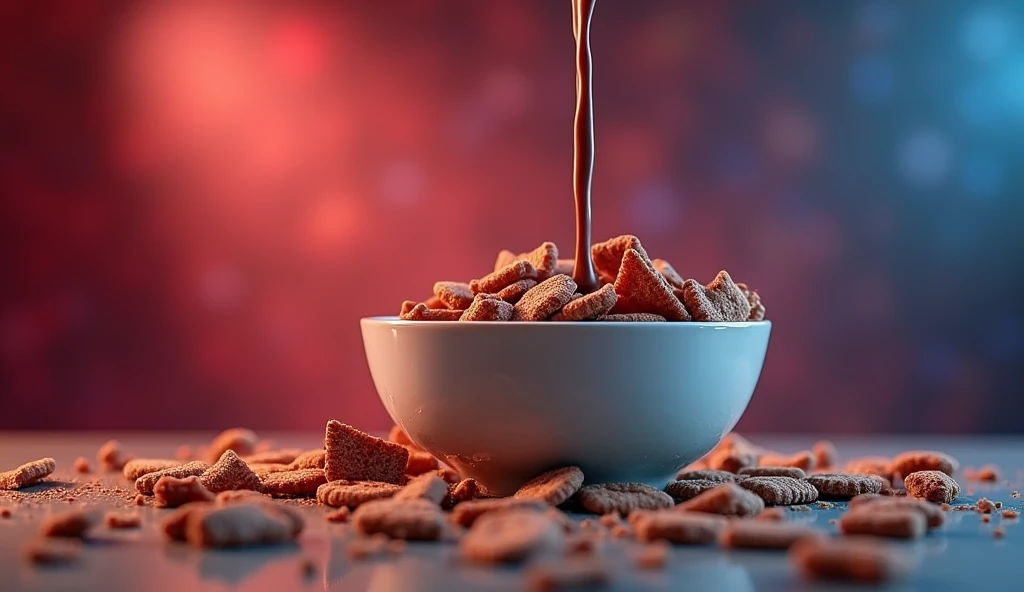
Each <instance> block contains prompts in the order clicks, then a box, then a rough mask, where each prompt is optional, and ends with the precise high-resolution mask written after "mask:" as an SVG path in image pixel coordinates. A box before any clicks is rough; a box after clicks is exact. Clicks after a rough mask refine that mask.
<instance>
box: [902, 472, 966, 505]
mask: <svg viewBox="0 0 1024 592" xmlns="http://www.w3.org/2000/svg"><path fill="white" fill-rule="evenodd" d="M903 484H904V485H905V486H906V488H907V495H908V496H910V497H916V498H918V499H923V500H927V501H929V502H932V503H934V504H943V503H945V504H949V503H952V502H953V500H955V499H956V498H957V497H959V496H960V485H959V484H957V482H956V481H954V480H953V478H952V477H950V476H949V475H947V474H945V473H943V472H942V471H917V472H914V473H911V474H909V475H907V476H906V477H905V478H904V479H903Z"/></svg>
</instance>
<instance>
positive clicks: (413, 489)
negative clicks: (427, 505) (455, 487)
mask: <svg viewBox="0 0 1024 592" xmlns="http://www.w3.org/2000/svg"><path fill="white" fill-rule="evenodd" d="M447 495H448V484H447V483H445V482H444V479H442V478H440V477H438V476H437V475H436V474H434V473H423V474H421V475H419V476H417V477H413V478H412V480H410V481H409V482H408V483H407V484H406V485H405V486H404V487H402V489H400V490H399V491H398V492H397V493H396V494H395V495H394V499H396V500H408V499H425V500H428V501H431V502H434V503H435V504H440V503H441V502H443V501H444V498H445V497H446V496H447Z"/></svg>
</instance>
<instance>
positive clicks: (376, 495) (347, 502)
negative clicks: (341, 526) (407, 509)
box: [316, 480, 402, 508]
mask: <svg viewBox="0 0 1024 592" xmlns="http://www.w3.org/2000/svg"><path fill="white" fill-rule="evenodd" d="M401 489H402V486H401V485H395V484H394V483H383V482H381V481H346V480H338V481H328V482H327V483H324V484H323V485H321V486H320V487H318V488H317V489H316V501H318V502H320V503H321V504H324V505H325V506H331V507H333V508H339V507H342V506H347V507H350V508H355V507H358V506H359V505H361V504H364V503H366V502H368V501H372V500H377V499H383V498H388V497H391V496H393V495H395V494H396V493H398V492H399V491H401Z"/></svg>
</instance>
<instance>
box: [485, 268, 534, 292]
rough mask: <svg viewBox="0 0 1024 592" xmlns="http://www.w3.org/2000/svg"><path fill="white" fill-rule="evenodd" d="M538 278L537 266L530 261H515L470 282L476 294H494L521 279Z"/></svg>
mask: <svg viewBox="0 0 1024 592" xmlns="http://www.w3.org/2000/svg"><path fill="white" fill-rule="evenodd" d="M528 279H529V280H535V279H537V268H535V267H534V266H533V264H532V263H530V262H529V261H523V260H519V261H513V262H512V263H509V264H508V265H506V266H505V267H502V268H501V269H499V270H496V271H494V272H492V273H489V274H487V275H485V276H484V277H482V278H480V279H478V280H473V281H471V282H469V287H470V290H472V292H473V293H474V294H494V293H496V292H500V291H501V290H502V289H503V288H505V287H507V286H510V285H512V284H514V283H515V282H518V281H519V280H528Z"/></svg>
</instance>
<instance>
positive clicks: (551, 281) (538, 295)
mask: <svg viewBox="0 0 1024 592" xmlns="http://www.w3.org/2000/svg"><path fill="white" fill-rule="evenodd" d="M575 293H576V282H574V281H572V278H571V277H569V276H567V275H554V276H551V277H550V278H548V279H546V280H544V281H543V282H540V283H539V284H537V285H536V286H534V287H533V288H531V289H530V290H529V291H527V292H526V294H523V297H522V298H520V299H519V302H517V303H516V304H515V306H514V307H513V309H512V320H513V321H543V320H546V319H547V318H548V317H550V316H551V315H553V314H554V313H555V312H557V311H558V310H559V309H560V308H562V307H563V306H565V304H566V303H567V302H569V301H570V300H572V295H573V294H575Z"/></svg>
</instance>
